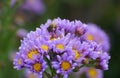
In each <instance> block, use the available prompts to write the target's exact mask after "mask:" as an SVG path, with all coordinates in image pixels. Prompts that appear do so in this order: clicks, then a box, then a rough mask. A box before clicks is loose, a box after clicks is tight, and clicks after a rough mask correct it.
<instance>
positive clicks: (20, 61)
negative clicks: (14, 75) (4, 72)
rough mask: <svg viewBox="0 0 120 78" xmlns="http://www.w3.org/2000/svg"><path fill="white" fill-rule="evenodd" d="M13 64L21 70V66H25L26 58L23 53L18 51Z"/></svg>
mask: <svg viewBox="0 0 120 78" xmlns="http://www.w3.org/2000/svg"><path fill="white" fill-rule="evenodd" d="M13 64H14V68H15V69H17V70H20V69H21V68H23V67H24V60H23V58H22V57H21V53H16V56H15V58H14V62H13Z"/></svg>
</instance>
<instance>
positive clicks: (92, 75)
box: [88, 68, 97, 78]
mask: <svg viewBox="0 0 120 78" xmlns="http://www.w3.org/2000/svg"><path fill="white" fill-rule="evenodd" d="M88 74H89V76H90V78H96V77H97V71H96V69H95V68H89V70H88Z"/></svg>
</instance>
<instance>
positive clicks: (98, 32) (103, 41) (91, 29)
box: [85, 24, 110, 51]
mask: <svg viewBox="0 0 120 78" xmlns="http://www.w3.org/2000/svg"><path fill="white" fill-rule="evenodd" d="M87 25H88V26H87V29H88V31H87V33H86V34H85V36H86V39H87V40H90V41H93V40H94V41H95V42H97V43H98V44H100V45H101V46H102V49H103V50H104V51H108V50H109V49H110V44H109V38H108V36H107V34H106V33H105V32H104V31H103V30H102V29H101V28H99V27H98V26H97V25H95V24H87Z"/></svg>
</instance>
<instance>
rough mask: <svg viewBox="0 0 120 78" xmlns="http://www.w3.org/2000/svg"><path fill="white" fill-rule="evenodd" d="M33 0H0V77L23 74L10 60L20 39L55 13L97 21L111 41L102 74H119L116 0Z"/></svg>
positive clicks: (113, 77) (119, 2) (119, 0)
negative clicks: (109, 56)
mask: <svg viewBox="0 0 120 78" xmlns="http://www.w3.org/2000/svg"><path fill="white" fill-rule="evenodd" d="M25 1H26V2H25ZM27 1H28V2H29V1H31V3H32V4H31V3H30V2H29V3H27ZM34 1H36V0H23V1H22V0H0V78H24V72H23V70H21V71H17V70H15V69H13V64H12V59H13V57H14V54H15V52H16V51H18V47H19V46H20V40H21V39H23V37H24V36H25V35H26V34H27V33H28V32H29V31H32V30H35V29H36V27H39V26H40V24H42V23H45V22H46V21H47V19H54V18H57V17H60V18H62V19H69V20H75V19H77V20H81V21H82V22H83V23H95V24H97V25H99V26H100V27H101V28H102V29H103V30H104V31H105V32H106V33H107V34H108V35H109V37H110V44H111V49H110V51H109V53H110V55H111V60H110V63H109V70H107V71H105V72H104V78H120V73H119V72H120V56H119V54H120V0H39V1H38V0H37V1H38V2H37V3H35V2H34ZM33 3H34V4H33ZM98 33H99V32H98Z"/></svg>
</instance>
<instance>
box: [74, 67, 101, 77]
mask: <svg viewBox="0 0 120 78" xmlns="http://www.w3.org/2000/svg"><path fill="white" fill-rule="evenodd" d="M73 76H75V77H76V78H82V77H83V76H85V78H103V71H102V70H100V69H96V68H94V67H83V68H81V69H80V70H79V72H77V73H73Z"/></svg>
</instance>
